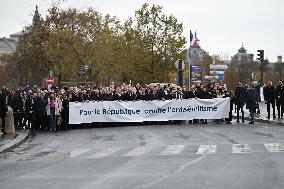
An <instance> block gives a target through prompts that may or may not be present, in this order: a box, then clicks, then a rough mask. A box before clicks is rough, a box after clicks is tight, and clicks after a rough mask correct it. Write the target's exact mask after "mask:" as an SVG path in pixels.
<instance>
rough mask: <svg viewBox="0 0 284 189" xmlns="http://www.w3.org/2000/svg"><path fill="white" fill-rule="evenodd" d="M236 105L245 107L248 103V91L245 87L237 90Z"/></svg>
mask: <svg viewBox="0 0 284 189" xmlns="http://www.w3.org/2000/svg"><path fill="white" fill-rule="evenodd" d="M235 100H236V101H235V103H236V105H238V106H243V105H244V104H245V101H246V90H245V88H244V87H237V88H236V90H235Z"/></svg>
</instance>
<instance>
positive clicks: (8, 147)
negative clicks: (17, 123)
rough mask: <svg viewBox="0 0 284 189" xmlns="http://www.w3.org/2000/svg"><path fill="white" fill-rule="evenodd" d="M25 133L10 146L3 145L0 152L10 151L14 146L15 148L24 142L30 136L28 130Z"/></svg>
mask: <svg viewBox="0 0 284 189" xmlns="http://www.w3.org/2000/svg"><path fill="white" fill-rule="evenodd" d="M25 134H26V136H25V137H24V138H23V139H21V140H20V141H18V142H16V143H14V144H12V145H11V146H7V147H5V145H4V147H3V149H0V153H4V152H9V151H12V150H13V149H14V148H17V147H18V146H20V145H21V144H23V143H24V142H26V141H27V139H28V138H29V137H30V136H31V132H30V131H28V132H26V133H25Z"/></svg>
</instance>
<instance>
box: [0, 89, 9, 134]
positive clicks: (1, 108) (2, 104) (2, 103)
mask: <svg viewBox="0 0 284 189" xmlns="http://www.w3.org/2000/svg"><path fill="white" fill-rule="evenodd" d="M6 98H7V96H6V94H5V93H3V91H1V90H0V117H1V120H2V128H1V131H2V133H3V134H5V133H6V132H5V118H6V112H7V111H8V109H7V102H6V101H7V100H6Z"/></svg>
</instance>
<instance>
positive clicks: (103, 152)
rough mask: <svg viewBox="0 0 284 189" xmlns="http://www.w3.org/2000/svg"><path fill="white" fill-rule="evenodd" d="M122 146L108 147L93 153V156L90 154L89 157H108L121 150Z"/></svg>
mask: <svg viewBox="0 0 284 189" xmlns="http://www.w3.org/2000/svg"><path fill="white" fill-rule="evenodd" d="M120 149H121V148H106V149H103V150H101V151H99V152H98V153H96V154H94V155H92V156H89V157H88V158H91V159H92V158H103V157H107V156H110V155H111V154H113V153H115V152H117V151H119V150H120Z"/></svg>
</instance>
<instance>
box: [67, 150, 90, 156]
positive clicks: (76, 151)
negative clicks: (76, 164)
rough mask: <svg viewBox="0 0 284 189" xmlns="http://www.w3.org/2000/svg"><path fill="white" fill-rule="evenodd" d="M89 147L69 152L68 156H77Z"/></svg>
mask: <svg viewBox="0 0 284 189" xmlns="http://www.w3.org/2000/svg"><path fill="white" fill-rule="evenodd" d="M89 150H90V149H79V150H74V151H72V152H71V153H70V157H71V158H74V157H77V156H79V155H81V154H83V153H85V152H87V151H89Z"/></svg>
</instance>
